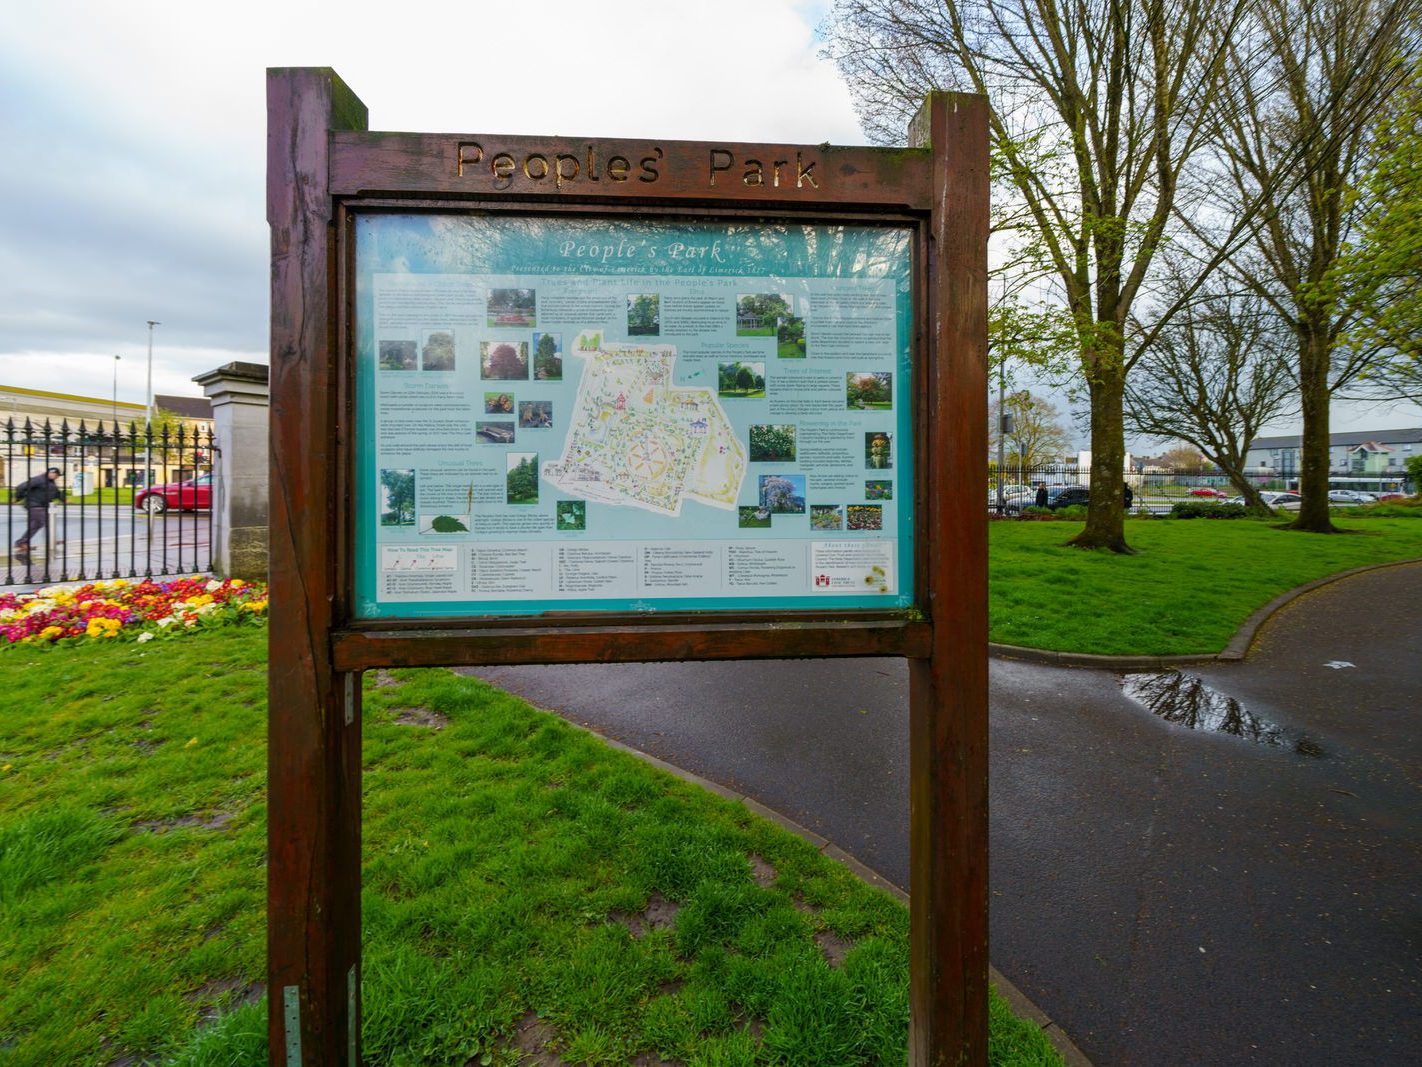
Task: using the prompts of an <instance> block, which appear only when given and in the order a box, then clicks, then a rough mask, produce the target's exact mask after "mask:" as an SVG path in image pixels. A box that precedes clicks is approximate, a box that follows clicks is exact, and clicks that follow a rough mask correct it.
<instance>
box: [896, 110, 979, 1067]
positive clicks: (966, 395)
mask: <svg viewBox="0 0 1422 1067" xmlns="http://www.w3.org/2000/svg"><path fill="white" fill-rule="evenodd" d="M910 139H911V140H913V141H915V142H917V143H922V142H924V141H925V140H926V141H927V142H928V143H929V144H930V145H931V146H932V150H933V185H934V189H935V194H936V196H937V197H938V199H936V200H935V202H934V205H933V218H932V235H931V246H930V255H929V257H928V274H929V293H930V306H929V314H930V315H931V320H930V321H931V330H932V335H931V339H930V341H931V366H930V368H929V373H930V379H929V381H930V386H931V391H932V403H931V409H930V422H929V436H928V441H927V447H925V448H923V449H922V451H921V452H920V453H919V455H920V456H922V457H924V458H925V459H926V461H927V464H928V470H927V472H926V473H927V507H928V520H929V524H930V527H931V529H932V530H933V531H934V534H935V536H934V537H932V538H931V539H930V540H929V542H928V544H927V546H926V548H927V551H926V553H924V554H923V565H924V566H925V567H926V569H927V571H928V578H929V597H928V611H929V614H930V615H931V617H932V619H933V637H932V645H931V648H930V651H929V654H928V656H927V657H926V658H916V659H911V660H910V661H909V679H910V688H909V702H910V708H909V730H910V752H909V763H910V771H909V865H910V890H911V895H912V900H911V903H910V923H911V934H910V949H909V951H910V960H911V964H910V979H909V1006H910V1018H911V1020H912V1021H911V1023H910V1029H909V1063H910V1064H911V1065H913V1067H928V1065H934V1067H937V1065H939V1064H949V1063H952V1064H986V1063H987V972H988V927H987V919H988V907H987V903H988V888H987V874H988V872H987V856H988V850H987V845H988V838H987V832H988V819H987V801H988V792H987V766H988V764H987V756H988V752H987V742H988V730H987V662H988V661H987V514H986V512H985V510H984V509H983V508H982V506H981V504H980V502H981V501H982V500H984V499H986V496H987V468H986V464H985V462H984V460H985V458H986V456H987V414H986V410H985V409H986V405H987V234H988V139H987V100H986V99H985V98H983V97H979V96H971V95H967V94H959V93H952V94H949V93H934V94H932V95H931V96H930V97H929V99H928V101H927V102H926V103H925V104H924V108H923V110H922V111H920V112H919V115H918V117H917V118H916V119H915V121H914V127H913V130H912V131H911V134H910ZM923 547H924V546H922V545H921V546H920V548H921V550H922V548H923Z"/></svg>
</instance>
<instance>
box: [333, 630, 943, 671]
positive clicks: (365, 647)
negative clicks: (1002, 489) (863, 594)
mask: <svg viewBox="0 0 1422 1067" xmlns="http://www.w3.org/2000/svg"><path fill="white" fill-rule="evenodd" d="M931 629H932V627H931V626H930V625H929V624H928V623H926V622H905V621H895V622H872V623H864V622H858V623H845V622H841V623H791V624H783V625H767V624H766V623H764V622H762V623H759V624H757V625H731V624H709V623H706V622H701V623H696V624H683V625H680V626H657V627H652V626H636V627H632V626H628V627H609V626H606V625H598V626H596V627H590V628H587V629H568V628H565V629H559V630H548V629H545V628H537V627H509V628H506V629H496V630H489V629H479V630H458V629H450V628H447V627H445V626H444V625H443V624H442V623H441V624H440V628H438V629H433V628H421V629H406V628H402V629H398V630H358V631H353V630H342V631H337V632H336V633H334V634H333V635H332V638H331V651H332V655H333V657H334V661H335V667H336V669H337V670H338V671H350V670H367V669H370V668H373V667H376V666H382V667H451V666H458V665H477V664H492V663H498V664H514V663H522V664H529V663H654V662H664V661H673V660H675V661H681V660H711V659H797V658H807V657H819V656H926V655H928V653H929V650H930V647H931V646H930V637H931Z"/></svg>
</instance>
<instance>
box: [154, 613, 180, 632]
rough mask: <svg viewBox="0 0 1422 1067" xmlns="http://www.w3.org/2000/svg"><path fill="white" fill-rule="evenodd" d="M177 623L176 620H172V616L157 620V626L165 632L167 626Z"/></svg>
mask: <svg viewBox="0 0 1422 1067" xmlns="http://www.w3.org/2000/svg"><path fill="white" fill-rule="evenodd" d="M177 621H178V620H177V619H175V618H173V616H171V615H169V616H168V617H167V618H166V619H159V620H158V625H159V626H161V627H162V628H163V629H165V630H166V629H167V628H168V627H169V626H172V625H173V623H175V622H177Z"/></svg>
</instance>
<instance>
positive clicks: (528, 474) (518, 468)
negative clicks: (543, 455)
mask: <svg viewBox="0 0 1422 1067" xmlns="http://www.w3.org/2000/svg"><path fill="white" fill-rule="evenodd" d="M508 471H509V473H508V478H507V482H508V502H509V503H510V504H537V503H538V453H537V452H510V453H509V454H508Z"/></svg>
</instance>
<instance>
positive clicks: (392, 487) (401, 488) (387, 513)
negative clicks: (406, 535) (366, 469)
mask: <svg viewBox="0 0 1422 1067" xmlns="http://www.w3.org/2000/svg"><path fill="white" fill-rule="evenodd" d="M414 524H415V472H414V471H413V470H383V471H381V472H380V525H381V526H413V525H414Z"/></svg>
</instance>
